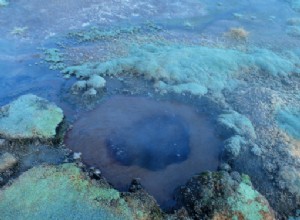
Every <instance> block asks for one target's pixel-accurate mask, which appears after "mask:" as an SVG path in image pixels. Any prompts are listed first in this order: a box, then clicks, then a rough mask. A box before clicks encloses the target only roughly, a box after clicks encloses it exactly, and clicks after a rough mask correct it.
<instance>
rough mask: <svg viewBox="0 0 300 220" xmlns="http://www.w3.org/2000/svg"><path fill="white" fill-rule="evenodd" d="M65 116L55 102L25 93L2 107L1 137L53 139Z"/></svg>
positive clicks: (0, 114)
mask: <svg viewBox="0 0 300 220" xmlns="http://www.w3.org/2000/svg"><path fill="white" fill-rule="evenodd" d="M63 117H64V115H63V111H62V110H61V109H60V108H59V107H57V106H56V105H55V104H53V103H50V102H48V101H47V100H45V99H43V98H40V97H37V96H35V95H32V94H28V95H23V96H21V97H19V98H18V99H16V100H15V101H13V102H12V103H10V104H8V105H5V106H3V107H1V108H0V137H4V138H8V139H36V138H40V139H44V140H49V139H53V138H55V136H56V129H57V127H58V125H59V124H60V123H61V122H62V120H63Z"/></svg>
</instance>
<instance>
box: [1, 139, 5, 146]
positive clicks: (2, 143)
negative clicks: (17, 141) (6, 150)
mask: <svg viewBox="0 0 300 220" xmlns="http://www.w3.org/2000/svg"><path fill="white" fill-rule="evenodd" d="M4 144H5V139H0V147H2V146H4Z"/></svg>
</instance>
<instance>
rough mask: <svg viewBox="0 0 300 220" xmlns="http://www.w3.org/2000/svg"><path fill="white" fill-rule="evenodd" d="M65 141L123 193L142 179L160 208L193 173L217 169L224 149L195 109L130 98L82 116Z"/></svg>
mask: <svg viewBox="0 0 300 220" xmlns="http://www.w3.org/2000/svg"><path fill="white" fill-rule="evenodd" d="M65 143H66V145H67V146H68V147H69V148H70V149H72V150H73V151H74V152H81V153H82V160H83V162H84V163H85V164H87V165H89V166H94V167H97V168H99V169H100V170H101V172H102V174H103V176H104V177H105V178H106V179H107V180H108V181H109V182H110V183H111V184H112V185H113V186H114V187H116V188H117V189H119V190H121V191H122V190H124V191H126V190H127V189H128V187H129V185H130V182H131V180H132V179H133V178H139V179H140V180H141V184H142V185H143V186H144V188H145V189H146V190H147V191H148V192H149V193H150V194H151V195H153V196H154V197H155V198H156V199H157V201H158V202H159V203H160V205H161V206H162V207H168V206H170V204H172V201H173V191H174V190H175V189H176V188H177V187H178V186H180V185H183V184H184V183H185V182H186V181H187V180H188V179H189V178H191V177H192V176H193V175H194V174H197V173H199V172H203V171H207V170H216V169H217V167H218V165H219V153H220V151H221V146H222V141H221V140H220V139H219V138H218V137H217V136H216V135H215V132H214V124H213V123H212V122H211V120H210V119H209V118H208V116H206V115H204V114H199V113H198V112H197V109H195V108H194V107H191V106H189V105H184V104H180V103H178V102H174V101H164V102H162V101H156V100H154V99H150V98H145V97H128V96H114V97H111V98H107V100H106V101H103V103H101V104H99V106H98V107H97V108H95V109H94V110H92V111H89V112H86V113H84V114H83V115H82V116H81V117H80V118H79V120H77V121H76V122H75V123H74V125H73V129H72V130H70V131H69V132H68V134H67V136H66V140H65Z"/></svg>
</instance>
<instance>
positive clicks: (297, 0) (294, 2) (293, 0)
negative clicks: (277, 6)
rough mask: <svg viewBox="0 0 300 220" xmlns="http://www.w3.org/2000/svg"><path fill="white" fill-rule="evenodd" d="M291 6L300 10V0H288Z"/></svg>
mask: <svg viewBox="0 0 300 220" xmlns="http://www.w3.org/2000/svg"><path fill="white" fill-rule="evenodd" d="M287 1H288V2H289V3H290V5H291V7H292V8H293V9H294V10H295V11H298V12H300V0H287Z"/></svg>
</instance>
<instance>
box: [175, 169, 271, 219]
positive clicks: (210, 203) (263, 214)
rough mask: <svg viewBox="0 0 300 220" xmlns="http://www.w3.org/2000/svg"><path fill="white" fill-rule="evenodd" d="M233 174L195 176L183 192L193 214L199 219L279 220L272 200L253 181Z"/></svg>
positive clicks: (185, 202) (219, 173) (211, 173)
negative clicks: (273, 209) (254, 186)
mask: <svg viewBox="0 0 300 220" xmlns="http://www.w3.org/2000/svg"><path fill="white" fill-rule="evenodd" d="M233 174H234V173H232V175H230V174H229V173H227V172H205V173H202V174H200V175H197V176H194V177H193V178H192V179H191V180H190V181H189V182H188V183H187V184H186V185H185V186H184V187H182V189H181V191H180V193H181V194H180V200H181V202H182V203H183V205H184V206H185V207H186V209H187V210H188V212H189V214H190V215H192V216H193V217H194V218H196V219H245V220H246V219H248V220H259V219H261V220H271V219H275V218H274V214H273V211H272V209H271V208H270V206H269V203H268V201H267V200H266V199H265V198H264V197H263V196H262V195H261V194H260V193H259V192H257V191H256V190H255V189H254V188H253V186H252V184H251V181H250V178H249V177H248V176H247V175H242V176H240V175H239V174H238V173H235V175H233ZM237 175H238V176H239V177H237Z"/></svg>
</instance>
